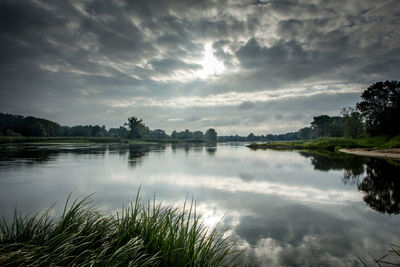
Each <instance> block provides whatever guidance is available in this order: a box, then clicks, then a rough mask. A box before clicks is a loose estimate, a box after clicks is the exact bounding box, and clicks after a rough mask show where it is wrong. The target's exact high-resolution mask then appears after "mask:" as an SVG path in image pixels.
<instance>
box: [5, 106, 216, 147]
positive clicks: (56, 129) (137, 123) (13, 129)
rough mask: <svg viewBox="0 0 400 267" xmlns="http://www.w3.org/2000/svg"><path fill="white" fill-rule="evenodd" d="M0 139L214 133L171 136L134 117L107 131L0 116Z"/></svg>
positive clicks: (164, 136) (203, 136)
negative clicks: (9, 137)
mask: <svg viewBox="0 0 400 267" xmlns="http://www.w3.org/2000/svg"><path fill="white" fill-rule="evenodd" d="M0 136H29V137H32V136H34V137H55V136H82V137H119V138H124V139H176V140H193V141H197V140H211V141H215V140H216V139H217V132H216V131H215V130H214V129H212V128H210V129H208V130H207V131H206V132H205V133H203V132H202V131H195V132H191V131H189V130H185V131H181V132H177V131H173V132H172V134H171V135H168V134H166V133H165V131H164V130H161V129H156V130H150V129H149V127H147V126H146V125H144V123H143V122H142V120H138V119H137V118H136V117H130V118H128V121H127V122H126V123H125V124H124V125H123V126H120V127H119V128H110V129H109V130H107V129H106V127H105V126H104V125H103V126H100V125H77V126H72V127H69V126H61V125H60V124H58V123H57V122H53V121H49V120H46V119H41V118H35V117H32V116H28V117H24V116H21V115H13V114H4V113H0Z"/></svg>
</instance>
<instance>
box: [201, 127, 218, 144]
mask: <svg viewBox="0 0 400 267" xmlns="http://www.w3.org/2000/svg"><path fill="white" fill-rule="evenodd" d="M204 138H205V139H206V140H211V141H216V140H217V132H216V131H215V129H213V128H210V129H208V130H207V131H206V133H205V134H204Z"/></svg>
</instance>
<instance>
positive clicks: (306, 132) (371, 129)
mask: <svg viewBox="0 0 400 267" xmlns="http://www.w3.org/2000/svg"><path fill="white" fill-rule="evenodd" d="M361 98H362V101H361V102H359V103H357V104H356V106H355V107H347V108H343V109H342V110H341V112H340V113H341V116H328V115H320V116H316V117H313V121H312V122H311V123H310V126H309V127H304V128H302V129H300V130H298V131H297V132H289V133H285V134H277V135H274V134H266V135H259V136H257V135H254V134H253V133H250V134H249V135H248V136H238V135H235V136H233V135H231V136H220V137H219V138H218V140H219V141H248V142H254V141H285V140H307V139H315V138H319V137H349V138H353V139H354V138H359V137H361V136H363V135H365V134H368V135H370V136H377V135H398V134H400V123H398V121H397V120H398V118H400V82H398V81H385V82H376V83H374V84H372V85H371V86H370V87H368V88H367V89H366V90H365V91H364V92H363V93H362V94H361Z"/></svg>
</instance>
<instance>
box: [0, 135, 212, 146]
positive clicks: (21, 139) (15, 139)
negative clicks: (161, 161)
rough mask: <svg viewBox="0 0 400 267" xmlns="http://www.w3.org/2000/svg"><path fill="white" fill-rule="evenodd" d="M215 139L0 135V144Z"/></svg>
mask: <svg viewBox="0 0 400 267" xmlns="http://www.w3.org/2000/svg"><path fill="white" fill-rule="evenodd" d="M215 142H216V141H210V140H199V139H182V140H177V139H126V138H120V137H86V136H54V137H36V136H30V137H29V136H0V144H10V143H126V144H148V143H215Z"/></svg>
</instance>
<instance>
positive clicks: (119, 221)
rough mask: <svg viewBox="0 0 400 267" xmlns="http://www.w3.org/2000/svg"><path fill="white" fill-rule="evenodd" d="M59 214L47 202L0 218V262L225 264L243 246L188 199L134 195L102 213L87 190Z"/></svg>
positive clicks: (232, 258)
mask: <svg viewBox="0 0 400 267" xmlns="http://www.w3.org/2000/svg"><path fill="white" fill-rule="evenodd" d="M70 202H71V201H70V197H68V199H67V202H66V204H65V208H64V212H63V214H62V216H61V217H60V218H58V219H56V218H54V217H53V216H51V214H53V210H52V208H49V209H47V210H46V211H44V212H42V213H37V214H36V215H34V216H29V215H26V216H23V215H19V214H18V213H17V211H15V213H14V218H13V219H12V221H11V222H10V223H7V222H6V221H5V219H4V218H3V220H2V221H1V222H0V265H1V266H22V265H24V266H25V265H29V266H64V265H71V266H72V265H74V266H75V265H84V266H89V265H90V266H92V265H94V266H97V265H100V266H228V265H230V264H234V261H235V260H236V258H237V257H239V256H240V254H241V253H242V252H243V251H241V250H236V249H235V248H234V246H235V244H236V241H233V240H231V239H230V237H229V236H228V237H227V236H226V235H225V232H224V231H222V230H221V229H220V227H219V225H217V227H215V228H213V229H210V228H209V227H208V226H206V225H205V224H204V223H203V222H202V217H201V215H199V214H198V213H197V212H196V206H195V204H194V203H193V201H192V202H191V203H186V202H185V204H184V206H183V208H178V207H176V206H175V205H169V206H164V205H162V203H161V202H160V203H156V201H155V200H153V201H148V202H147V203H146V204H143V202H142V201H141V199H140V196H139V193H138V194H137V196H136V200H135V201H134V202H132V203H131V204H130V205H128V206H126V207H122V212H120V213H118V212H117V213H116V214H115V215H111V216H110V215H109V216H106V215H104V214H102V213H101V212H100V211H98V210H96V209H94V208H93V206H92V201H91V200H90V196H89V197H86V198H83V199H81V200H79V199H76V200H75V201H73V202H72V204H70Z"/></svg>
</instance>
